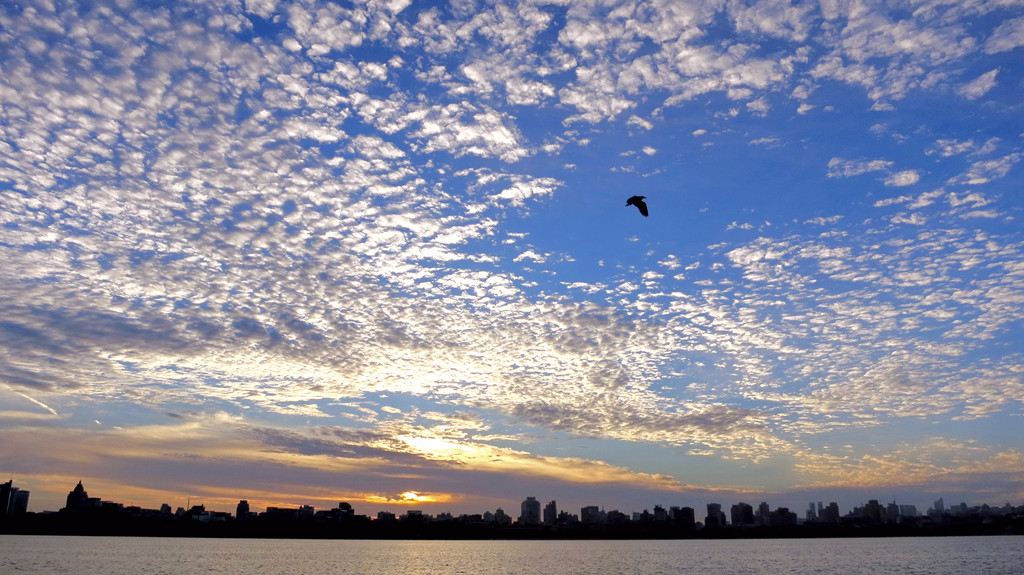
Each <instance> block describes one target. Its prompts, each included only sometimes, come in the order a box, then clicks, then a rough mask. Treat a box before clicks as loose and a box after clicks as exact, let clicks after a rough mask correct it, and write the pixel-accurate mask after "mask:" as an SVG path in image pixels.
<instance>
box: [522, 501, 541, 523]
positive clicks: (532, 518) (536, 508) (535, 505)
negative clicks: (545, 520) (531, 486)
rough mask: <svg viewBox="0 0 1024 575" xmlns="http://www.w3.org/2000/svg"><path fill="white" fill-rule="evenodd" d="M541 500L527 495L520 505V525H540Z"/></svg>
mask: <svg viewBox="0 0 1024 575" xmlns="http://www.w3.org/2000/svg"><path fill="white" fill-rule="evenodd" d="M540 520H541V517H540V501H537V498H536V497H533V496H532V495H531V496H530V497H527V498H526V500H525V501H523V503H522V505H521V506H520V513H519V524H520V525H540Z"/></svg>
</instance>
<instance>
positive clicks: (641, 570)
mask: <svg viewBox="0 0 1024 575" xmlns="http://www.w3.org/2000/svg"><path fill="white" fill-rule="evenodd" d="M0 573H2V574H4V575H14V574H22V573H26V574H38V575H44V574H45V575H64V574H74V575H93V574H95V575H121V574H131V575H138V574H146V575H159V574H168V575H171V574H174V575H189V574H193V573H195V574H203V575H214V574H220V573H232V574H234V573H244V574H259V575H303V574H314V573H316V574H319V573H331V574H338V575H345V574H353V575H428V574H429V575H433V574H447V573H452V574H456V573H464V574H467V575H499V574H500V575H520V574H522V575H536V574H557V575H574V574H579V575H600V574H615V575H626V574H629V575H669V574H672V575H676V574H680V573H684V574H685V573H693V574H700V575H706V574H708V573H729V574H762V573H763V574H772V575H781V574H785V573H800V574H808V573H823V574H833V573H842V574H843V575H857V574H868V573H872V574H874V573H900V574H922V575H924V574H927V575H937V574H959V573H972V574H1006V575H1010V574H1014V575H1017V574H1020V573H1024V537H1019V536H1018V537H1013V536H1007V537H924V538H905V537H901V538H888V539H867V538H865V539H781V540H780V539H759V540H716V541H704V540H682V541H355V540H295V539H286V540H281V539H174V538H142V537H58V536H41V537H36V536H22V535H0Z"/></svg>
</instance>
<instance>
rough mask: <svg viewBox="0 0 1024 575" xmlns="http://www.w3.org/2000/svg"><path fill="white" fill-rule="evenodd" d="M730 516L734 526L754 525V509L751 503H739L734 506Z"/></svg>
mask: <svg viewBox="0 0 1024 575" xmlns="http://www.w3.org/2000/svg"><path fill="white" fill-rule="evenodd" d="M730 515H731V519H732V524H733V525H753V524H754V508H753V507H752V506H751V505H750V504H749V503H743V502H740V503H737V504H735V505H733V506H732V509H731V510H730Z"/></svg>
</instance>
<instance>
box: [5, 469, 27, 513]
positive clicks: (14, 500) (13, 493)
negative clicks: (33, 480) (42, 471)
mask: <svg viewBox="0 0 1024 575" xmlns="http://www.w3.org/2000/svg"><path fill="white" fill-rule="evenodd" d="M28 496H29V492H28V491H25V490H24V489H19V488H17V487H15V486H14V480H13V479H11V480H10V481H8V482H7V483H0V519H2V518H6V517H17V516H20V515H24V514H25V513H27V512H28Z"/></svg>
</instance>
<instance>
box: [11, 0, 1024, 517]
mask: <svg viewBox="0 0 1024 575" xmlns="http://www.w3.org/2000/svg"><path fill="white" fill-rule="evenodd" d="M1022 94H1024V4H1022V3H1021V2H1020V0H906V1H898V2H887V1H871V0H865V1H859V0H822V1H820V2H801V1H791V0H743V1H736V0H692V1H691V0H649V1H633V2H627V1H620V0H593V1H571V2H570V1H568V0H551V1H543V2H533V1H524V2H503V1H494V2H483V1H481V2H475V1H472V0H452V1H450V2H411V1H409V0H389V1H384V0H358V1H354V2H337V3H336V2H320V1H316V0H308V1H297V2H284V1H281V2H275V1H273V0H237V1H216V2H200V1H192V2H186V1H182V2H174V3H164V2H133V1H132V0H117V1H111V2H46V1H39V2H36V1H30V0H19V1H18V2H4V3H2V5H0V437H2V438H3V439H2V442H0V475H2V476H3V477H2V479H4V480H7V479H13V480H14V484H15V485H16V486H18V487H20V488H22V489H26V490H29V491H31V497H30V504H29V509H30V510H32V511H43V510H57V509H60V508H61V507H63V506H64V501H65V498H66V496H67V493H68V492H69V491H70V490H71V489H72V488H73V487H74V486H75V484H76V483H77V482H78V481H79V480H81V481H82V482H83V485H84V486H85V488H86V489H87V491H88V492H89V494H90V496H92V497H99V498H102V499H104V500H108V501H117V502H122V503H125V504H134V505H141V506H143V507H151V508H153V507H159V506H160V504H162V503H168V504H170V505H171V506H172V507H175V508H176V507H179V506H184V505H186V503H187V502H191V503H192V504H197V503H202V504H205V505H206V507H207V509H212V510H223V511H234V507H235V504H236V503H237V502H238V500H240V499H247V500H249V501H250V504H251V505H252V507H253V509H254V510H260V509H262V508H264V507H266V506H271V505H275V506H293V507H294V506H298V505H312V506H314V507H316V508H321V509H325V508H331V507H335V506H336V505H337V504H338V502H340V501H347V502H350V503H351V504H352V505H353V507H354V508H355V510H356V512H357V513H361V514H367V515H376V513H377V511H380V510H390V511H392V512H395V513H403V512H404V511H405V510H407V509H419V510H422V511H424V512H426V513H441V512H451V513H454V514H459V513H482V512H484V511H493V510H495V509H497V508H503V509H504V510H505V511H506V512H508V513H509V514H510V515H512V516H517V515H518V514H519V504H520V502H521V501H523V499H524V498H525V497H527V496H535V497H536V498H537V499H539V500H541V501H542V503H547V502H548V501H551V500H554V501H556V502H557V504H558V507H559V509H564V510H567V511H569V512H571V513H578V510H579V508H580V507H582V506H587V505H598V506H601V507H604V508H606V509H607V510H611V509H618V510H621V511H623V512H627V513H629V512H631V511H641V510H643V509H653V507H654V506H655V505H662V506H664V507H665V508H668V507H670V506H690V507H694V508H695V509H696V510H698V513H697V515H698V518H702V517H703V510H704V509H705V505H706V504H707V503H711V502H718V503H721V504H723V506H724V507H725V508H728V507H729V506H730V505H731V504H733V503H736V502H739V501H744V502H747V503H751V504H753V505H755V506H756V505H757V504H758V503H759V502H761V501H767V502H768V503H769V504H770V505H771V507H772V508H773V509H774V508H776V507H778V506H788V507H790V508H791V509H793V510H796V511H797V512H798V513H800V514H801V516H802V512H803V510H804V509H806V508H807V503H808V502H809V501H815V502H817V501H824V502H825V503H826V504H827V503H828V502H830V501H835V502H837V503H838V504H839V506H840V511H841V512H843V513H845V512H847V511H849V510H850V509H852V507H853V506H855V505H862V504H863V503H864V502H866V501H867V500H869V499H878V500H879V501H882V502H885V503H887V502H891V501H896V502H897V503H901V504H915V505H917V506H918V508H919V510H920V511H922V512H923V511H926V510H927V508H928V507H929V506H930V505H931V504H932V502H933V501H934V500H936V499H938V498H939V497H943V498H944V499H945V501H946V503H947V505H948V504H953V503H959V502H960V501H964V502H966V503H968V504H969V505H979V504H982V503H989V504H993V505H1002V504H1004V503H1005V502H1010V503H1011V504H1013V505H1021V504H1022V503H1024V433H1022V431H1024V345H1022V344H1024V226H1022V221H1024V169H1022V168H1024V166H1022V165H1021V164H1022V162H1021V160H1022V159H1024V108H1022V106H1024V101H1022V98H1021V95H1022ZM634 194H638V195H642V196H645V197H646V203H647V205H648V207H649V210H650V216H649V217H643V216H642V215H641V214H640V213H639V211H638V210H637V209H636V208H634V207H632V206H627V205H626V204H625V202H626V199H627V198H629V197H630V196H632V195H634Z"/></svg>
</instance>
